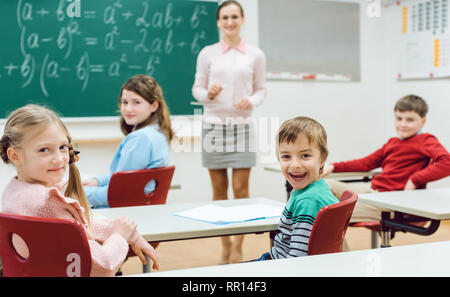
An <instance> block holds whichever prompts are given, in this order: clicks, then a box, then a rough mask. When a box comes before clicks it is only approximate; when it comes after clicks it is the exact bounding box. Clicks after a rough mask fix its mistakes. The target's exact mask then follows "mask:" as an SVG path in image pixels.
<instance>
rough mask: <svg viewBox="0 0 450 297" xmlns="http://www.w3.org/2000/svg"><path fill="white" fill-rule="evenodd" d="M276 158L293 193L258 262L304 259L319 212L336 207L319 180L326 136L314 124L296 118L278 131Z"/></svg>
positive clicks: (321, 128) (332, 196)
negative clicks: (322, 209)
mask: <svg viewBox="0 0 450 297" xmlns="http://www.w3.org/2000/svg"><path fill="white" fill-rule="evenodd" d="M277 139H278V143H277V156H278V160H279V162H280V167H281V172H282V174H283V175H284V177H285V178H286V180H287V181H288V182H289V183H290V184H291V186H292V188H293V190H292V192H291V196H290V198H289V200H288V202H287V204H286V207H285V208H284V211H283V214H282V216H281V218H280V222H279V224H278V229H279V231H280V233H278V234H277V235H276V236H275V238H274V242H273V247H272V249H271V250H270V252H269V253H265V254H264V255H263V256H262V257H261V258H260V259H259V260H270V259H281V258H288V257H299V256H306V255H308V242H309V236H310V233H311V229H312V226H313V224H314V220H315V218H316V215H317V213H318V212H319V210H320V209H321V208H322V207H324V206H326V205H330V204H334V203H338V202H339V201H338V200H337V198H336V197H335V196H334V195H333V194H332V193H331V191H330V188H329V187H328V185H327V183H326V182H325V181H324V180H323V179H322V178H321V177H320V176H321V174H322V170H323V166H324V164H325V161H326V159H327V156H328V148H327V135H326V132H325V129H324V128H323V127H322V125H321V124H320V123H318V122H317V121H315V120H313V119H311V118H308V117H296V118H294V119H291V120H288V121H286V122H284V123H283V124H282V125H281V127H280V129H279V131H278V136H277Z"/></svg>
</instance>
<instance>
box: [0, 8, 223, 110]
mask: <svg viewBox="0 0 450 297" xmlns="http://www.w3.org/2000/svg"><path fill="white" fill-rule="evenodd" d="M13 5H14V6H13ZM3 6H7V7H3ZM0 7H1V8H2V10H3V11H5V10H9V11H8V12H7V13H6V12H5V13H4V14H5V17H6V18H7V19H6V20H5V19H4V20H3V22H4V23H5V25H6V26H5V28H6V30H5V29H2V30H3V31H4V32H3V33H0V37H1V39H2V41H5V45H6V46H3V48H2V49H0V54H1V58H0V67H1V68H0V84H4V83H7V84H14V85H15V87H16V88H20V89H24V90H26V89H28V88H30V89H31V90H32V91H33V95H34V96H36V95H37V94H36V92H37V91H39V92H40V95H42V96H44V97H45V98H50V99H51V98H52V96H53V95H57V94H58V95H60V94H61V88H65V87H67V86H68V84H70V88H71V89H72V90H75V92H76V93H77V94H78V95H83V94H85V93H86V92H87V90H89V89H90V88H98V87H99V86H101V85H102V84H103V82H105V81H111V80H113V81H114V79H115V78H117V80H116V81H117V82H119V81H120V82H121V83H123V82H124V80H125V79H126V78H128V77H130V76H131V75H133V74H135V73H141V74H147V75H151V76H155V78H157V79H158V78H159V80H161V82H162V83H164V81H165V80H168V77H172V78H176V79H177V80H185V79H189V80H191V78H192V74H189V78H184V77H180V75H181V73H183V71H186V73H188V72H187V70H188V71H189V73H190V72H194V71H195V60H196V56H197V54H198V52H199V51H200V50H201V49H202V48H203V47H204V46H205V45H207V44H209V43H212V42H215V41H217V39H218V37H217V36H218V33H217V27H216V26H215V15H214V12H215V9H216V7H217V3H211V2H201V1H181V0H174V1H170V2H169V1H162V0H156V1H155V0H153V1H152V0H149V1H131V0H129V1H123V0H122V1H121V0H114V1H108V0H102V1H87V0H49V1H31V0H30V1H26V0H18V1H17V2H15V3H14V4H11V3H8V4H5V3H2V4H0ZM3 8H5V9H3ZM12 10H14V11H12ZM1 14H2V13H1V12H0V15H1ZM2 64H3V65H2ZM187 68H189V69H187ZM2 81H3V82H2ZM190 83H191V82H190ZM186 85H187V84H186ZM119 87H120V86H119ZM169 93H170V92H169ZM172 93H173V92H172ZM91 99H92V98H91ZM58 100H60V99H58ZM50 101H51V100H50ZM189 101H190V100H186V102H187V104H189V103H188V102H189Z"/></svg>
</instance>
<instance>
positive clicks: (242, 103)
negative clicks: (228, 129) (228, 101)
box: [234, 98, 253, 110]
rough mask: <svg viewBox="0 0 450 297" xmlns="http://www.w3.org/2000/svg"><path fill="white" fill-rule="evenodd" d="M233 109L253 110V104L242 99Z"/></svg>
mask: <svg viewBox="0 0 450 297" xmlns="http://www.w3.org/2000/svg"><path fill="white" fill-rule="evenodd" d="M234 108H236V109H240V110H248V109H252V108H253V104H252V103H251V102H250V100H248V99H246V98H244V99H241V100H240V101H239V102H238V103H236V104H234Z"/></svg>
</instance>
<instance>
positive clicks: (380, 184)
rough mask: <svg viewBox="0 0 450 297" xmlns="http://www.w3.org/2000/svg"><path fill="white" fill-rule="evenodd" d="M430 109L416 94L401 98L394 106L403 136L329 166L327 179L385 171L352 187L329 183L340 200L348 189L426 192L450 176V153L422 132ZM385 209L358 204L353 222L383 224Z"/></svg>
mask: <svg viewBox="0 0 450 297" xmlns="http://www.w3.org/2000/svg"><path fill="white" fill-rule="evenodd" d="M427 111H428V106H427V104H426V102H425V101H424V100H423V99H422V98H420V97H418V96H415V95H408V96H405V97H403V98H401V99H399V100H398V101H397V103H396V105H395V107H394V116H395V123H394V127H395V131H396V132H397V135H398V136H399V137H393V138H391V139H389V140H388V142H387V143H386V144H384V145H383V146H382V147H381V148H380V149H378V150H377V151H375V152H374V153H372V154H370V155H368V156H366V157H364V158H361V159H355V160H351V161H346V162H336V163H332V164H330V165H327V166H325V168H324V172H323V176H325V175H327V174H329V173H330V172H350V171H370V170H372V169H375V168H379V167H381V168H382V171H381V173H380V174H378V175H376V176H375V177H374V178H373V179H372V181H371V183H370V184H369V183H367V184H348V183H343V182H339V181H336V180H331V179H328V180H326V181H327V183H328V185H329V186H330V189H331V191H332V192H333V194H334V195H335V196H336V197H340V196H341V195H342V192H344V191H345V190H351V191H353V192H355V193H370V192H374V191H380V192H384V191H401V190H415V189H424V188H425V187H426V185H427V183H429V182H431V181H435V180H438V179H441V178H444V177H447V176H449V175H450V154H449V153H448V152H447V150H446V149H445V148H444V147H443V146H442V145H441V144H440V143H439V141H438V140H437V138H436V137H435V136H433V135H431V134H429V133H421V132H420V130H421V129H422V127H423V126H424V125H425V122H426V114H427ZM383 210H384V209H381V208H378V207H375V206H371V205H367V204H364V203H357V204H356V207H355V209H354V211H353V216H352V219H351V222H364V221H379V220H380V219H381V212H382V211H383Z"/></svg>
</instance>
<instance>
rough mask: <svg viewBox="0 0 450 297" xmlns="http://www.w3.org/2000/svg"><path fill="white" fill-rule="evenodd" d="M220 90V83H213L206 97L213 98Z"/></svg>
mask: <svg viewBox="0 0 450 297" xmlns="http://www.w3.org/2000/svg"><path fill="white" fill-rule="evenodd" d="M220 92H222V86H221V85H220V84H213V85H212V86H210V87H209V89H208V98H209V99H210V100H213V99H214V98H216V96H217V95H219V93H220Z"/></svg>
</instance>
